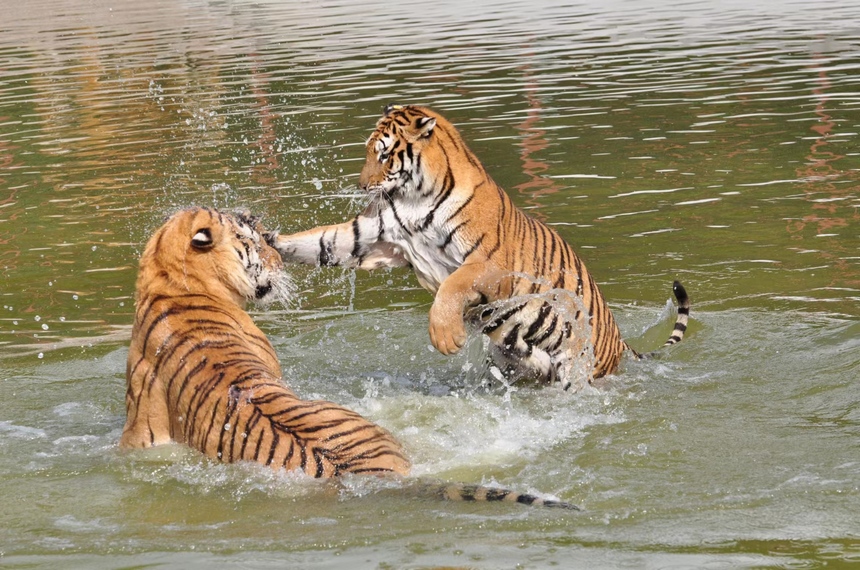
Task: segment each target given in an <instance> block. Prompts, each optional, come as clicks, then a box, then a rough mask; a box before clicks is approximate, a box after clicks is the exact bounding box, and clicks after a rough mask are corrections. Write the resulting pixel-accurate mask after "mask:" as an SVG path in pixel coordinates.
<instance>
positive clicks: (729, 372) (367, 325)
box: [0, 0, 860, 568]
mask: <svg viewBox="0 0 860 570" xmlns="http://www.w3.org/2000/svg"><path fill="white" fill-rule="evenodd" d="M4 10H5V16H4V21H3V22H2V23H0V244H2V246H0V297H2V303H0V305H2V309H0V310H1V311H2V312H0V386H2V388H3V393H4V396H5V397H4V398H2V399H0V497H2V498H3V509H0V560H2V562H3V563H4V564H6V565H8V566H11V567H24V566H26V567H57V566H63V567H70V568H71V567H81V568H98V567H105V568H113V567H117V566H132V565H135V566H136V565H148V566H154V567H158V566H180V565H181V566H182V567H189V568H195V567H212V566H213V565H214V566H222V565H235V564H242V565H246V566H250V567H257V568H265V567H282V566H283V565H284V564H285V563H289V564H292V565H294V566H301V567H308V568H339V567H368V568H386V567H397V568H401V567H421V568H426V567H434V566H444V565H449V566H459V567H469V568H507V567H515V566H517V565H519V566H521V567H528V568H541V567H549V566H561V567H575V566H578V565H582V566H584V565H586V564H587V565H588V567H589V568H602V567H605V568H614V567H619V566H625V565H626V566H634V567H666V566H677V567H702V566H710V567H717V568H723V567H725V568H738V567H756V568H759V567H792V568H795V567H819V566H821V565H824V564H825V563H845V564H848V563H850V562H855V563H856V562H857V561H858V558H860V547H858V542H860V536H858V534H860V532H858V529H860V515H858V514H857V513H858V512H860V447H858V443H857V442H858V435H860V388H858V385H857V382H856V379H857V378H858V377H860V309H858V307H860V305H859V304H858V302H860V230H858V228H860V225H858V223H860V210H858V208H860V145H859V144H858V142H860V135H858V133H860V79H858V77H860V40H858V38H860V24H858V22H860V7H858V6H857V5H856V3H855V2H849V1H847V0H828V1H822V2H775V1H766V2H760V3H755V4H751V3H744V2H736V1H730V2H719V3H709V2H681V3H669V2H662V1H657V2H644V1H642V2H608V3H607V2H575V3H567V4H564V5H559V4H557V3H554V2H533V1H528V2H526V1H518V0H513V1H510V2H500V3H493V2H483V1H480V2H472V3H462V2H457V3H455V2H448V1H441V2H434V3H432V4H430V5H425V6H422V7H421V9H420V10H418V9H415V8H409V9H407V8H395V7H394V6H392V5H391V4H390V3H375V2H356V1H353V0H340V1H328V2H319V3H312V4H308V3H291V2H271V1H270V2H259V1H258V2H246V1H242V0H236V1H231V2H211V1H202V0H201V1H197V0H185V1H182V2H167V1H154V2H147V3H140V2H129V1H122V2H111V3H103V4H102V3H95V5H94V3H90V2H81V1H80V0H30V1H28V2H18V3H11V4H10V5H9V6H7V7H4ZM391 101H397V102H402V103H412V102H414V103H421V104H428V105H431V106H434V107H435V108H437V109H438V110H440V111H442V112H443V113H444V114H445V115H446V116H448V117H449V118H450V119H451V120H452V121H453V122H454V123H455V124H456V125H458V127H460V129H461V131H462V133H463V135H464V137H465V138H466V140H467V141H469V143H470V144H471V146H472V148H473V150H474V151H475V152H476V154H477V155H478V156H479V157H480V158H481V160H482V161H483V162H484V163H485V165H486V166H487V168H488V169H489V170H490V172H491V173H492V175H493V177H494V178H495V179H496V181H497V182H499V183H500V184H501V185H502V186H503V187H505V188H506V189H507V190H508V191H509V193H510V194H511V196H512V197H513V199H514V200H515V202H516V203H517V204H519V205H520V206H522V207H524V208H527V209H528V210H529V212H530V213H531V214H532V215H535V216H537V217H539V218H541V219H543V220H545V221H546V222H548V223H550V224H551V225H553V227H555V228H556V229H558V230H559V231H560V232H561V233H562V235H563V236H564V237H565V238H566V239H568V240H569V241H570V242H571V243H572V244H573V245H574V247H575V248H576V249H577V251H579V253H580V254H581V255H582V257H583V258H584V259H585V261H586V263H587V265H588V267H589V269H590V271H591V272H592V273H593V274H594V275H595V278H596V279H597V281H598V283H600V285H601V287H602V289H603V292H604V294H605V295H606V297H607V298H608V299H609V300H610V302H611V304H612V307H613V310H614V311H615V314H616V319H617V320H618V321H619V323H620V325H621V327H622V331H623V333H624V334H625V336H626V338H628V339H629V341H630V342H631V344H632V345H633V346H635V347H637V348H639V349H643V350H648V349H651V348H653V347H656V346H657V345H659V344H660V342H661V341H662V339H663V338H664V337H665V336H666V335H667V334H668V331H669V330H670V329H671V321H672V318H673V313H672V309H671V308H670V306H669V305H668V304H667V301H668V299H669V297H670V286H671V282H672V280H673V279H675V278H680V279H681V280H682V281H683V282H684V283H685V284H686V285H687V288H688V290H689V291H690V293H691V297H692V299H693V303H694V312H693V315H694V320H693V322H692V324H691V327H690V334H689V336H688V338H687V339H686V340H685V341H684V342H683V343H682V344H681V345H678V346H676V347H673V348H672V349H671V350H666V351H664V352H663V353H662V354H661V355H660V357H659V358H657V359H655V360H651V361H648V362H644V363H636V362H632V361H627V362H625V365H624V367H623V370H622V371H621V372H620V373H619V374H617V375H615V376H614V377H613V378H612V379H611V381H610V382H609V384H608V386H607V387H605V388H604V389H600V390H597V389H589V390H586V391H584V392H581V393H579V394H575V395H569V394H559V393H558V392H556V391H554V390H552V389H536V388H534V387H530V386H514V387H510V388H498V387H497V388H494V389H489V390H488V389H485V388H484V387H483V385H484V380H485V379H486V378H485V376H486V374H485V371H484V369H483V367H482V362H483V357H482V347H481V343H480V340H479V339H475V340H474V341H473V342H471V343H470V344H469V345H468V347H467V349H466V350H465V351H464V353H463V354H461V355H457V356H455V357H453V358H445V357H442V356H441V355H439V354H437V353H435V352H434V351H433V350H432V349H431V348H430V346H429V339H428V335H427V332H426V325H427V311H428V309H429V305H430V302H431V298H430V296H429V294H427V293H426V292H424V291H423V290H422V289H420V287H419V286H418V285H417V282H416V281H415V278H414V276H412V275H411V274H409V273H408V272H407V271H401V270H397V271H390V272H381V273H378V274H367V273H352V272H347V271H342V270H339V269H328V270H319V269H307V268H300V267H297V268H292V269H291V272H292V273H293V276H294V278H295V280H296V282H297V284H298V285H299V290H300V293H299V295H298V296H297V298H296V299H295V300H294V301H293V302H292V303H290V304H288V305H285V306H278V307H275V309H274V310H271V311H266V312H262V311H256V312H255V313H254V315H255V317H256V318H257V320H258V322H259V323H260V325H261V327H262V328H263V329H264V330H265V331H266V332H267V334H269V336H270V337H271V339H272V341H273V343H274V345H275V347H276V349H277V351H278V354H279V355H280V357H281V359H282V362H283V365H284V371H285V378H286V380H287V381H288V383H290V384H291V385H292V386H293V387H294V388H295V389H296V391H297V392H299V393H300V394H302V395H304V396H307V397H322V398H327V399H332V400H335V401H338V402H341V403H343V404H345V405H347V406H349V407H352V408H354V409H357V410H358V411H360V412H361V413H363V414H364V415H366V416H368V417H370V418H371V419H373V420H374V421H376V422H378V423H380V424H382V425H384V426H385V427H387V428H388V429H390V430H391V431H392V432H394V434H395V435H396V436H397V437H398V438H399V439H401V440H402V441H403V442H404V444H405V446H406V447H407V449H408V450H409V453H410V455H411V456H412V458H413V460H414V463H415V474H416V476H418V477H429V478H436V479H444V480H452V481H453V480H456V481H468V482H484V483H489V484H500V485H504V486H508V487H513V488H516V489H520V490H524V491H532V492H539V493H544V494H547V495H550V496H555V497H559V498H562V499H564V500H567V501H571V502H574V503H577V504H580V505H582V507H583V508H584V511H583V512H582V513H578V514H575V515H573V516H571V514H570V513H557V512H554V511H548V510H544V509H525V508H522V507H517V506H507V505H475V504H453V503H438V502H433V501H429V500H426V499H420V498H416V497H414V496H412V495H410V493H409V491H410V488H409V484H408V483H406V484H402V485H391V484H387V483H381V482H373V481H367V480H364V479H361V478H347V479H346V480H345V481H343V482H342V484H332V483H320V482H316V481H309V480H307V479H305V478H302V477H297V476H294V475H291V474H284V473H274V474H273V473H270V472H268V471H266V470H265V469H261V468H257V467H254V466H224V465H216V464H213V463H211V462H209V461H206V460H204V459H202V458H200V457H199V456H198V455H197V454H195V453H192V452H190V451H188V450H186V449H184V448H182V447H180V446H168V447H165V448H162V449H158V450H152V451H151V452H145V453H134V454H125V453H121V452H120V451H119V450H118V449H117V446H116V443H117V440H118V438H119V434H120V432H121V429H122V426H123V423H124V419H125V410H124V404H123V394H124V389H125V358H126V354H127V345H128V340H129V335H130V325H131V320H132V314H133V294H134V279H135V275H136V263H137V258H138V257H139V255H140V253H141V251H142V247H143V244H144V242H145V241H146V239H147V238H148V236H149V235H150V233H151V232H152V231H153V230H154V229H155V228H156V227H158V226H159V225H160V223H161V221H162V219H163V217H164V216H165V215H166V214H169V213H170V212H171V211H173V210H175V209H176V208H179V207H182V206H187V205H191V204H199V205H213V206H217V207H225V208H232V207H247V208H250V209H252V210H254V211H255V212H257V213H260V214H262V215H264V216H265V220H266V222H267V223H268V224H269V225H272V226H279V227H280V228H281V229H282V230H283V231H294V230H299V229H304V228H308V227H311V226H312V225H315V224H321V223H334V222H338V221H342V220H344V219H346V218H347V217H348V216H350V215H353V214H355V213H357V212H359V211H360V209H361V207H362V204H363V202H362V197H361V196H360V194H359V192H358V190H357V188H356V181H357V176H358V172H359V170H360V168H361V164H362V160H363V157H364V153H363V143H364V140H365V139H366V137H367V135H368V134H369V133H370V131H371V130H372V128H373V125H374V124H375V121H376V119H377V117H378V116H379V114H380V112H381V109H382V108H383V106H384V105H385V104H386V103H389V102H391Z"/></svg>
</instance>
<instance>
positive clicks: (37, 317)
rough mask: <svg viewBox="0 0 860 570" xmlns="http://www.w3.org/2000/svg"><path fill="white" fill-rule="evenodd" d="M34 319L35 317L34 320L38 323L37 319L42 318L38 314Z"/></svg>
mask: <svg viewBox="0 0 860 570" xmlns="http://www.w3.org/2000/svg"><path fill="white" fill-rule="evenodd" d="M35 319H36V322H37V323H38V322H39V321H41V320H42V317H40V316H39V315H36V317H35Z"/></svg>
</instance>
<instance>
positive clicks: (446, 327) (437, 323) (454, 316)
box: [430, 302, 466, 355]
mask: <svg viewBox="0 0 860 570" xmlns="http://www.w3.org/2000/svg"><path fill="white" fill-rule="evenodd" d="M430 342H432V343H433V346H435V347H436V350H438V351H439V352H441V353H442V354H445V355H448V354H454V353H456V352H457V351H459V350H460V349H461V348H463V345H464V344H466V325H465V323H464V322H463V315H462V314H461V313H458V312H456V310H450V308H449V310H446V308H445V307H444V306H443V305H442V304H440V303H438V302H435V303H433V306H432V307H431V308H430Z"/></svg>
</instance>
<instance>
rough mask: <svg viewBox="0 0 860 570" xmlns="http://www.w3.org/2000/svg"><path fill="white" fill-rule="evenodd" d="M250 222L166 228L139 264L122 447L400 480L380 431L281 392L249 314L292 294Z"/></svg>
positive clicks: (268, 350) (501, 493)
mask: <svg viewBox="0 0 860 570" xmlns="http://www.w3.org/2000/svg"><path fill="white" fill-rule="evenodd" d="M263 234H264V230H263V229H262V228H261V227H260V226H259V224H258V223H257V221H256V220H255V219H254V218H253V217H250V216H248V215H247V214H229V213H225V212H219V211H216V210H212V209H206V208H191V209H186V210H182V211H180V212H178V213H177V214H175V215H174V216H172V217H171V218H170V219H169V220H168V221H167V222H166V223H165V224H164V225H163V226H162V227H161V228H160V229H159V230H158V231H157V232H156V233H155V234H154V235H153V236H152V238H151V239H150V240H149V242H148V243H147V246H146V248H145V250H144V253H143V255H142V257H141V260H140V269H139V275H138V279H137V291H136V308H135V320H134V326H133V328H132V338H131V346H130V348H129V355H128V364H127V371H126V378H127V390H126V397H125V401H126V411H127V420H126V424H125V428H124V430H123V433H122V436H121V438H120V446H121V447H124V448H144V447H151V446H154V445H158V444H163V443H168V442H170V441H175V442H180V443H186V444H188V445H189V446H191V447H194V448H196V449H198V450H199V451H201V452H203V453H204V454H205V455H207V456H209V457H210V458H212V459H216V460H219V461H222V462H235V461H242V460H245V461H254V462H258V463H261V464H264V465H268V466H270V467H272V468H275V469H280V468H283V469H286V470H301V471H304V472H305V473H306V474H307V475H310V476H311V477H335V476H339V475H343V474H346V473H356V474H373V475H395V476H396V475H407V474H408V473H409V471H410V462H409V460H408V459H407V458H406V456H405V453H404V450H403V448H402V446H401V445H400V443H399V442H398V441H397V440H396V439H395V438H394V437H393V436H392V435H391V434H390V433H389V432H388V431H386V430H385V429H383V428H382V427H380V426H378V425H376V424H374V423H372V422H370V421H368V420H367V419H365V418H363V417H362V416H360V415H359V414H357V413H356V412H353V411H351V410H349V409H347V408H345V407H343V406H340V405H338V404H335V403H333V402H327V401H321V400H303V399H301V398H299V397H298V396H297V395H296V394H295V393H294V392H293V391H292V390H290V388H288V387H287V386H286V384H284V382H283V381H282V378H281V369H280V365H279V363H278V359H277V356H276V354H275V351H274V349H273V347H272V345H271V343H270V342H269V340H268V339H267V338H266V336H265V335H264V334H263V332H262V331H261V330H260V329H259V328H258V327H257V326H256V325H255V324H254V322H253V321H252V320H251V317H250V316H249V315H248V313H247V312H246V311H245V310H244V306H245V304H246V303H247V302H249V301H259V302H263V303H265V302H268V301H270V300H273V299H277V298H281V297H283V296H284V295H285V294H286V292H287V290H288V289H289V286H288V281H287V278H286V275H285V274H284V272H283V262H282V261H281V257H280V256H279V255H278V252H276V251H275V250H274V249H272V248H271V247H270V246H269V245H268V244H267V243H266V242H265V240H264V239H263V237H262V236H263ZM421 491H422V492H423V494H430V495H433V496H438V497H445V498H449V499H456V500H467V501H468V500H483V501H508V502H519V503H524V504H535V505H543V506H551V507H563V508H570V509H575V508H576V507H575V506H573V505H570V504H568V503H564V502H561V501H553V500H546V499H543V498H540V497H536V496H534V495H529V494H524V493H517V492H513V491H508V490H503V489H492V488H487V487H483V486H468V485H459V484H445V483H426V484H425V485H423V486H422V487H421Z"/></svg>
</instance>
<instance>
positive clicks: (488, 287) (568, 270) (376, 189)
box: [271, 105, 689, 389]
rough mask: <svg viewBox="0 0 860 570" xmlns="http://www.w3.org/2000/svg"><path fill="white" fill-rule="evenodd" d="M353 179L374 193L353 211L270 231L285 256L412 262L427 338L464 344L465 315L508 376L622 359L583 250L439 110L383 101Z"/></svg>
mask: <svg viewBox="0 0 860 570" xmlns="http://www.w3.org/2000/svg"><path fill="white" fill-rule="evenodd" d="M359 186H360V187H361V188H362V189H364V190H365V191H367V192H368V193H369V195H370V198H371V199H370V204H369V205H368V207H367V208H366V209H365V211H364V212H363V213H362V214H360V215H359V216H357V217H356V218H354V219H353V220H351V221H349V222H346V223H343V224H336V225H332V226H322V227H319V228H315V229H312V230H307V231H304V232H299V233H296V234H292V235H276V236H272V238H271V240H272V243H273V245H274V246H275V248H276V249H277V250H278V251H279V252H280V254H281V255H282V257H283V258H284V260H286V261H294V262H300V263H306V264H311V265H340V266H346V267H358V268H363V269H375V268H377V267H400V266H410V267H411V268H412V269H413V271H414V272H415V275H416V277H417V278H418V281H419V283H420V284H421V285H422V286H423V287H425V288H426V289H427V290H429V291H430V292H431V293H433V294H434V296H435V298H434V301H433V305H432V307H431V309H430V315H429V319H430V323H429V329H430V339H431V342H432V343H433V345H434V346H435V347H436V348H437V349H438V350H439V351H440V352H441V353H443V354H452V353H455V352H457V351H459V350H460V348H462V346H463V345H464V343H465V341H466V337H467V333H466V320H467V319H471V320H473V321H474V322H475V323H477V325H478V327H479V328H480V329H481V330H482V332H484V333H485V334H487V336H489V338H490V340H491V346H492V348H493V350H492V352H493V356H494V357H495V360H496V362H497V363H498V364H499V365H500V367H502V368H504V369H505V370H506V371H508V372H510V373H511V374H513V375H514V376H515V377H529V378H534V379H538V380H541V381H545V382H552V381H555V380H558V381H560V382H561V385H562V387H563V388H564V389H569V388H571V387H572V386H575V387H576V388H579V387H581V386H582V385H583V384H584V382H585V381H591V380H593V379H596V378H600V377H602V376H604V375H606V374H609V373H612V372H614V371H615V370H616V369H617V368H618V365H619V362H620V360H621V356H622V354H623V352H624V351H625V350H628V349H630V347H629V346H628V345H627V343H626V342H625V341H624V340H623V339H622V338H621V333H620V331H619V329H618V326H617V324H616V322H615V318H614V317H613V315H612V312H611V311H610V309H609V306H608V304H607V303H606V300H605V299H604V297H603V294H602V293H601V291H600V289H599V287H598V286H597V283H596V282H595V280H594V279H593V277H592V275H591V274H590V273H589V272H588V270H587V269H586V267H585V264H584V263H583V261H582V259H581V258H580V257H579V256H578V255H577V254H576V253H575V252H574V250H573V248H572V247H571V246H570V245H569V244H568V243H567V242H565V241H564V240H563V239H562V238H561V236H560V235H559V234H558V233H557V232H556V231H555V230H554V229H553V228H551V227H549V226H547V225H546V224H544V223H543V222H541V221H540V220H537V219H535V218H532V217H530V216H528V215H526V214H525V213H524V212H523V211H522V210H520V209H519V208H517V207H516V206H515V205H514V204H513V202H512V201H511V199H510V197H509V196H508V195H507V194H506V193H505V192H504V190H502V188H501V187H500V186H499V185H497V184H496V183H495V182H494V181H493V179H492V178H491V177H490V175H489V174H488V173H487V171H486V170H485V169H484V167H483V165H482V164H481V162H480V161H479V160H478V158H477V157H476V156H475V155H474V154H473V153H472V151H471V150H470V149H469V148H468V147H467V145H466V144H465V142H464V141H463V139H462V137H461V135H460V133H459V132H458V131H457V129H456V128H455V127H454V126H453V125H452V124H451V123H450V122H449V121H448V120H446V119H445V118H444V117H442V116H441V115H440V114H438V113H436V112H434V111H432V110H430V109H428V108H426V107H421V106H414V105H410V106H400V105H389V106H388V107H386V109H385V113H384V115H383V116H382V118H381V119H379V121H378V123H377V126H376V130H375V131H374V132H373V133H372V134H371V136H370V138H369V139H368V141H367V144H366V159H365V163H364V167H363V168H362V171H361V175H360V177H359ZM673 291H674V293H675V296H676V298H677V300H678V304H679V311H678V319H677V321H676V325H675V330H674V331H673V334H672V338H670V340H669V341H667V344H673V343H674V342H678V341H680V340H681V338H683V335H684V331H685V329H686V323H687V315H688V313H689V300H688V298H687V295H686V292H685V291H684V288H683V286H681V284H680V283H678V282H677V281H676V282H675V283H674V285H673ZM631 352H633V354H634V355H636V356H638V355H637V354H636V353H635V351H632V349H631ZM575 366H576V367H577V371H576V373H575V372H574V367H575Z"/></svg>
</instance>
